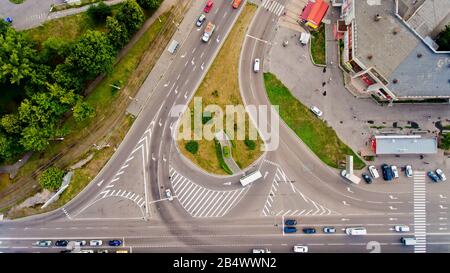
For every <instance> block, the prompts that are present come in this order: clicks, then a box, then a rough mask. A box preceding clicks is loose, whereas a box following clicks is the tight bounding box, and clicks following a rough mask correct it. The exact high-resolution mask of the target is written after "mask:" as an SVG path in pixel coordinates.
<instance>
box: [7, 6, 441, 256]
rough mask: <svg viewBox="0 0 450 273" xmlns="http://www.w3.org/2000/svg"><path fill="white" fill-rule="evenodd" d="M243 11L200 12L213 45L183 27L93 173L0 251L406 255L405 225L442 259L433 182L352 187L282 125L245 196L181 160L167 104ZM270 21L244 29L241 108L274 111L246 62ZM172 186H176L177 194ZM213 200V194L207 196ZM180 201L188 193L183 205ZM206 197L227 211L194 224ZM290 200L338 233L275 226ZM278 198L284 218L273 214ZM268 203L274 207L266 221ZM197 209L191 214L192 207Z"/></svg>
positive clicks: (307, 222)
mask: <svg viewBox="0 0 450 273" xmlns="http://www.w3.org/2000/svg"><path fill="white" fill-rule="evenodd" d="M278 2H279V3H281V4H284V1H278ZM241 9H242V6H241V8H240V9H239V10H233V9H232V8H231V6H230V3H229V2H228V1H216V2H215V6H214V8H213V10H212V11H211V13H210V14H208V15H207V20H208V21H209V20H211V21H213V22H214V23H215V24H216V25H217V28H216V31H215V33H214V34H213V36H212V38H211V40H210V42H209V43H207V44H206V43H203V42H201V41H200V37H201V35H202V29H200V30H198V29H197V28H196V27H193V28H192V29H191V31H190V33H189V35H188V37H187V39H186V40H185V41H184V42H183V43H182V45H181V47H180V48H179V49H178V53H177V55H176V56H175V59H174V61H173V63H172V64H171V66H170V67H169V69H168V71H167V72H166V74H165V75H164V77H163V78H162V79H161V80H160V81H159V83H158V86H156V88H155V90H154V91H153V93H152V96H151V98H150V100H149V101H148V103H147V104H146V105H145V107H144V108H143V111H142V112H141V114H140V115H139V116H138V117H137V119H136V121H135V122H134V124H133V126H132V128H131V129H130V131H129V133H128V134H127V136H126V137H125V139H124V141H123V142H122V143H121V145H120V146H119V147H118V149H117V151H116V153H115V154H114V155H113V157H112V158H111V160H110V161H109V162H108V163H107V165H106V166H105V167H104V169H102V171H101V172H100V173H99V175H98V176H97V177H96V178H95V179H94V180H93V181H92V182H91V183H90V184H89V185H88V187H86V189H84V190H83V191H82V192H81V193H80V194H79V195H78V196H77V197H76V198H75V199H74V200H72V201H71V202H69V203H68V204H67V205H66V206H65V207H64V208H63V209H60V210H57V211H54V212H50V213H47V214H44V215H38V216H32V217H29V218H26V219H20V220H17V221H4V222H2V223H0V225H1V228H0V241H1V244H0V248H1V249H2V251H3V252H29V251H50V252H54V251H59V250H60V249H58V248H45V249H44V248H36V247H33V245H32V243H33V242H34V241H36V240H38V239H52V240H56V239H104V240H107V239H122V240H124V247H125V248H130V251H133V252H172V251H176V252H223V251H226V252H248V251H250V250H251V249H252V248H254V247H264V248H265V247H267V248H270V249H272V250H273V251H274V252H289V251H291V250H292V246H293V245H295V244H305V245H309V246H310V251H311V252H335V251H336V252H337V251H339V252H369V250H371V249H372V248H371V247H370V246H371V245H373V244H374V243H371V244H369V249H368V246H367V244H368V243H369V242H372V241H374V242H378V243H379V244H380V247H381V251H382V252H413V251H415V250H416V249H415V248H414V247H403V246H401V245H400V242H399V240H400V237H401V236H402V235H400V234H398V233H395V232H394V231H393V230H392V228H393V226H394V225H399V224H407V225H409V226H411V227H412V231H411V233H410V234H408V235H412V234H414V235H416V236H417V235H421V234H426V241H425V239H423V241H422V242H423V243H422V244H425V242H426V248H427V251H431V252H448V250H449V245H450V237H449V236H450V233H448V226H449V222H448V219H447V217H448V205H447V202H446V198H447V196H450V194H449V193H450V192H449V190H448V188H447V187H446V186H445V185H430V184H429V183H427V182H425V180H424V179H423V175H422V174H421V173H417V174H416V177H415V178H414V179H411V180H410V181H411V184H410V185H405V186H404V187H403V188H402V189H404V190H403V191H383V190H379V189H378V188H369V187H367V186H365V185H358V186H356V185H350V184H348V183H347V182H345V181H344V180H342V178H340V177H339V175H338V173H337V171H336V170H333V169H331V168H329V167H327V166H325V165H324V164H323V163H322V162H321V161H320V160H319V159H318V158H316V157H315V155H314V154H312V153H311V151H310V150H309V149H308V147H306V146H305V145H304V144H303V143H302V142H301V141H300V140H299V139H298V137H297V136H296V135H295V134H293V132H292V131H290V129H289V128H288V127H287V126H286V125H285V124H284V123H282V122H280V145H279V147H278V149H276V150H275V151H269V152H266V153H265V154H264V155H263V157H262V158H260V159H259V160H258V161H257V162H255V164H254V165H252V166H251V167H250V168H249V170H253V169H256V168H258V169H259V170H260V171H261V173H262V174H263V175H264V178H263V179H262V180H261V181H260V182H258V183H255V184H254V185H252V186H251V187H250V188H249V189H245V192H244V191H242V188H241V187H240V186H239V182H238V180H239V178H240V176H241V174H238V175H235V176H231V177H225V176H213V175H208V174H206V173H204V172H203V171H201V170H199V169H198V168H197V167H196V166H194V165H192V163H190V162H188V161H187V160H186V159H185V158H183V157H182V156H180V154H179V152H178V151H177V147H176V144H175V142H174V140H173V139H172V137H171V134H172V133H171V130H172V128H175V124H176V121H177V117H176V116H175V117H171V115H170V111H171V110H172V109H173V107H174V106H175V105H186V104H187V103H188V102H189V101H190V99H191V96H192V95H193V94H194V92H195V90H196V88H197V87H198V85H199V83H200V81H201V79H202V77H203V76H204V74H205V72H206V71H207V68H208V66H209V64H210V63H211V62H212V60H213V59H214V57H215V54H217V52H218V49H219V47H220V45H221V43H222V42H223V39H224V37H225V36H226V33H227V32H228V31H229V30H230V29H231V27H232V25H233V23H234V21H235V20H236V18H237V16H238V14H239V12H240V11H241ZM199 13H200V11H199ZM277 19H278V17H277V15H276V14H275V13H273V12H271V11H270V10H266V9H263V8H259V9H258V11H257V14H256V15H255V17H254V19H253V22H252V24H251V26H250V27H249V30H248V35H249V36H247V38H246V40H245V43H244V45H243V47H242V53H241V62H240V68H239V69H240V84H241V93H242V95H243V98H244V101H245V103H246V104H253V105H270V104H269V103H268V101H267V97H266V94H265V89H264V83H263V79H262V73H254V72H253V71H252V62H253V60H254V58H260V59H261V60H262V67H264V56H265V53H266V52H267V49H268V47H269V46H271V42H270V41H271V39H272V38H273V36H274V32H275V31H276V23H277ZM189 23H190V22H189ZM192 23H193V22H192ZM203 27H204V26H203ZM173 170H175V172H174V171H173ZM175 176H176V178H175ZM179 176H180V177H182V179H183V180H182V182H179V181H181V180H180V179H179ZM280 176H281V178H280ZM176 179H178V180H176ZM178 183H183V186H177V185H179V184H178ZM283 183H284V184H283ZM279 184H281V185H284V186H280V190H279V192H278V193H277V194H278V196H279V197H276V196H275V193H274V195H273V196H272V191H273V189H272V188H273V187H274V185H279ZM392 186H393V187H395V185H392ZM181 187H184V188H186V189H190V188H192V189H195V193H194V192H193V191H189V190H186V191H182V189H181ZM282 187H285V189H281V188H282ZM168 188H170V189H172V192H173V193H174V195H175V196H174V200H173V201H169V200H167V199H166V198H165V196H164V190H165V189H168ZM174 189H176V190H174ZM290 190H292V192H290V193H289V191H290ZM419 191H420V194H418V192H419ZM209 192H212V195H210V196H208V193H209ZM269 192H270V193H271V194H268V193H269ZM280 192H281V194H280ZM413 192H415V193H416V194H413ZM178 194H179V195H178ZM188 194H192V197H190V199H186V201H183V200H185V199H183V198H184V196H185V195H188ZM239 194H241V195H240V196H239ZM182 195H183V196H182ZM134 196H136V197H134ZM206 196H208V197H206ZM233 196H239V198H234V197H233ZM228 197H230V198H228ZM210 198H211V199H210ZM273 198H275V201H274V200H272V201H273V202H274V203H271V202H270V200H271V199H273ZM276 198H278V199H276ZM203 199H207V201H206V203H208V204H209V203H211V204H213V207H211V209H210V211H211V212H214V211H217V210H219V209H218V208H221V207H224V206H226V205H228V204H230V206H229V207H230V209H229V213H227V214H225V215H224V216H223V217H222V215H217V214H216V215H214V213H213V216H212V217H198V216H196V214H198V210H200V209H201V208H200V207H201V206H202V205H200V203H197V204H196V202H197V201H200V200H203ZM276 200H279V201H276ZM298 200H303V201H301V202H303V203H302V206H303V205H304V206H310V208H311V212H312V211H313V210H316V211H318V212H319V211H322V212H321V213H320V214H317V215H316V214H315V213H314V212H312V213H311V214H309V211H308V213H306V215H301V216H295V217H294V218H295V219H297V220H298V222H299V225H298V226H299V227H304V226H311V227H316V228H318V229H319V228H320V227H323V226H335V227H336V228H338V232H337V233H336V234H323V233H322V232H319V233H318V234H315V235H306V234H302V233H296V234H294V235H286V234H283V232H282V230H283V229H282V228H283V219H284V218H285V217H288V216H289V217H290V215H291V214H289V213H290V212H291V211H294V209H296V208H297V207H295V206H297V205H298V204H299V202H300V201H298ZM276 202H279V203H280V204H281V206H284V209H285V210H286V212H284V211H282V212H280V213H277V212H276V211H273V207H272V206H275V205H276ZM214 206H216V207H214ZM268 206H270V207H272V210H270V209H268V211H269V214H265V213H266V208H268ZM290 206H292V207H290ZM425 206H426V209H425ZM194 207H198V209H197V210H190V208H194ZM263 208H264V209H263ZM288 209H289V210H288ZM296 211H298V210H296ZM425 212H426V214H425ZM208 213H209V212H208ZM208 213H206V214H208ZM262 214H264V215H265V216H263V215H262ZM424 215H425V216H426V217H425V216H424ZM192 216H194V217H192ZM424 217H425V218H424ZM348 226H364V227H366V228H367V230H368V235H367V236H361V237H355V236H348V235H345V234H344V232H343V231H342V228H345V227H348ZM414 227H415V228H414ZM421 236H422V235H421ZM375 244H376V243H375ZM421 250H423V248H422V249H421Z"/></svg>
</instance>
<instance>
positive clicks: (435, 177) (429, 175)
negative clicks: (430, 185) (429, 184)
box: [427, 171, 439, 182]
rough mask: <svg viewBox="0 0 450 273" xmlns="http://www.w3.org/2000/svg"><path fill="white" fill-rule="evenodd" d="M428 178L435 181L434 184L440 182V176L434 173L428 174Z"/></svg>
mask: <svg viewBox="0 0 450 273" xmlns="http://www.w3.org/2000/svg"><path fill="white" fill-rule="evenodd" d="M427 175H428V177H429V178H431V180H433V182H439V176H437V175H436V174H435V173H434V172H433V171H429V172H428V173H427Z"/></svg>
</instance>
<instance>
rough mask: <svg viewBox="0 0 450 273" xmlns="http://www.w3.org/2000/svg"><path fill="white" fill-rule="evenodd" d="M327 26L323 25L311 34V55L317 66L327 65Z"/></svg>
mask: <svg viewBox="0 0 450 273" xmlns="http://www.w3.org/2000/svg"><path fill="white" fill-rule="evenodd" d="M325 42H326V41H325V26H324V24H322V25H321V26H320V27H319V29H318V30H317V31H312V32H311V55H312V58H313V60H314V62H315V63H316V64H323V65H325V64H326V54H325V50H326V48H325Z"/></svg>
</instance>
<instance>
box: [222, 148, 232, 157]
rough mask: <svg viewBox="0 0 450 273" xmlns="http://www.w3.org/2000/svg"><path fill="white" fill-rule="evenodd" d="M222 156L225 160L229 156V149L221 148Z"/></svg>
mask: <svg viewBox="0 0 450 273" xmlns="http://www.w3.org/2000/svg"><path fill="white" fill-rule="evenodd" d="M223 156H224V157H226V158H229V157H230V156H231V155H230V147H228V146H225V147H223Z"/></svg>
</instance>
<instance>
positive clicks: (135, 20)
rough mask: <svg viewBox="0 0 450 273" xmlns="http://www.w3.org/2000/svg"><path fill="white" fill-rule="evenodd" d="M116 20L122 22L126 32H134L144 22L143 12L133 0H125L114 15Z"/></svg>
mask: <svg viewBox="0 0 450 273" xmlns="http://www.w3.org/2000/svg"><path fill="white" fill-rule="evenodd" d="M116 17H117V20H118V21H119V22H120V23H122V24H124V25H125V27H126V28H127V30H128V34H129V35H132V34H134V33H135V32H136V31H137V30H138V29H139V28H140V27H141V26H142V23H144V19H145V18H144V12H143V11H142V9H141V7H140V6H139V5H138V4H137V3H136V1H135V0H127V1H126V2H125V3H124V4H123V5H122V7H121V8H120V10H119V12H118V13H117V15H116Z"/></svg>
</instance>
